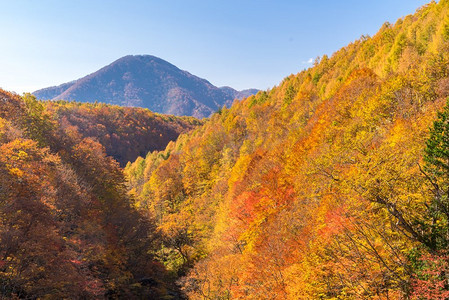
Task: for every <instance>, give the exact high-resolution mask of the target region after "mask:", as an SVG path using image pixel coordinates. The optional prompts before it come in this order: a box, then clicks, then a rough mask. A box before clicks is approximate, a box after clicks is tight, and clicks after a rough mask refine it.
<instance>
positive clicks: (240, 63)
mask: <svg viewBox="0 0 449 300" xmlns="http://www.w3.org/2000/svg"><path fill="white" fill-rule="evenodd" d="M429 1H430V0H425V1H423V0H376V1H373V0H367V1H363V0H358V1H357V0H340V1H337V0H321V1H314V0H307V1H306V0H296V1H294V0H259V1H256V0H158V1H153V0H103V1H100V0H0V4H1V6H0V7H1V12H2V15H1V17H0V34H1V37H2V42H1V44H0V70H1V71H0V87H2V88H4V89H6V90H10V91H16V92H18V93H22V92H30V91H34V90H36V89H39V88H44V87H48V86H53V85H58V84H61V83H64V82H68V81H71V80H74V79H78V78H80V77H83V76H85V75H87V74H89V73H92V72H94V71H96V70H98V69H99V68H101V67H103V66H105V65H107V64H109V63H111V62H113V61H114V60H116V59H118V58H120V57H122V56H125V55H128V54H151V55H155V56H158V57H160V58H162V59H165V60H167V61H169V62H171V63H172V64H174V65H176V66H178V67H179V68H181V69H183V70H187V71H189V72H190V73H192V74H194V75H197V76H199V77H203V78H206V79H207V80H209V81H210V82H211V83H213V84H214V85H217V86H223V85H228V86H232V87H234V88H237V89H244V88H251V87H254V88H259V89H267V88H271V87H273V86H274V85H277V84H278V83H279V82H280V81H281V80H282V79H283V78H284V77H286V76H288V75H289V74H291V73H297V72H299V71H301V70H302V69H304V68H307V67H309V66H310V63H308V61H309V60H310V59H311V58H315V57H317V56H321V55H323V54H328V55H330V54H332V53H333V52H335V51H336V50H338V49H339V48H341V47H343V46H345V45H347V44H348V43H350V42H351V41H353V40H355V39H358V38H359V37H360V36H361V35H362V34H369V35H374V34H375V33H376V31H377V30H378V29H379V28H380V26H381V25H382V24H383V23H384V22H385V21H389V22H391V23H394V22H395V21H396V20H397V19H398V18H400V17H403V16H405V15H408V14H411V13H413V12H415V10H416V9H417V8H418V7H420V6H422V5H424V4H425V3H427V2H429Z"/></svg>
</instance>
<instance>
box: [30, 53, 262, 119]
mask: <svg viewBox="0 0 449 300" xmlns="http://www.w3.org/2000/svg"><path fill="white" fill-rule="evenodd" d="M250 91H255V92H257V90H250ZM252 93H253V92H251V93H250V94H252ZM33 94H34V95H35V96H36V97H37V98H39V99H51V100H77V101H82V102H95V101H99V102H105V103H110V104H117V105H122V106H140V107H145V108H149V109H150V110H152V111H155V112H160V113H166V114H174V115H190V116H194V117H198V118H203V117H207V116H210V115H211V114H212V113H213V112H215V111H216V110H217V109H219V108H220V107H222V106H223V105H227V106H229V105H230V104H232V101H233V100H234V99H235V98H241V96H242V95H246V96H248V95H250V94H248V93H247V92H246V93H240V92H238V91H236V90H234V89H232V88H229V87H226V88H225V89H222V88H218V87H216V86H214V85H212V84H211V83H210V82H209V81H207V80H205V79H202V78H199V77H197V76H195V75H192V74H190V73H189V72H187V71H183V70H180V69H179V68H178V67H176V66H175V65H173V64H171V63H169V62H167V61H165V60H163V59H161V58H158V57H156V56H152V55H127V56H124V57H121V58H119V59H118V60H116V61H114V62H112V63H111V64H109V65H107V66H105V67H103V68H101V69H100V70H98V71H96V72H94V73H92V74H90V75H87V76H85V77H83V78H81V79H78V80H75V81H72V82H69V83H65V84H62V85H60V86H56V87H50V88H46V89H41V90H38V91H35V92H34V93H33Z"/></svg>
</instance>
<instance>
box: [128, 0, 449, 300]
mask: <svg viewBox="0 0 449 300" xmlns="http://www.w3.org/2000/svg"><path fill="white" fill-rule="evenodd" d="M448 95H449V1H447V0H441V1H439V2H438V3H436V2H432V3H430V4H429V5H427V6H424V7H422V8H420V9H419V10H417V12H416V13H415V14H414V15H410V16H407V17H405V18H403V19H400V20H398V21H397V22H396V24H394V25H391V24H384V26H382V28H381V29H380V30H379V32H378V33H377V34H376V35H375V36H373V37H367V36H363V37H362V38H360V39H359V40H357V41H355V42H353V43H351V44H350V45H348V46H346V47H344V48H342V49H341V50H339V51H337V52H336V53H334V54H333V55H332V56H331V57H328V56H325V55H324V56H323V57H321V58H318V59H317V60H316V61H315V64H314V67H312V68H310V69H308V70H305V71H303V72H300V73H299V74H297V75H291V76H289V77H287V78H285V79H284V81H283V82H282V83H281V84H279V86H277V87H275V88H273V89H271V90H268V91H265V92H259V93H258V94H257V95H255V96H250V97H249V98H246V99H245V100H243V101H240V102H236V103H235V104H234V105H233V106H232V107H231V108H230V109H226V108H225V109H223V110H221V111H219V112H218V113H216V114H214V115H213V116H212V117H211V119H210V120H209V121H207V122H206V123H205V124H204V125H203V126H202V127H200V128H198V129H196V130H195V131H194V132H193V133H191V134H185V135H181V136H180V137H179V138H178V140H177V141H176V142H174V143H170V144H169V145H168V146H167V149H165V150H164V151H161V152H152V153H149V154H148V155H147V156H146V158H139V159H137V160H136V161H135V162H134V163H132V164H129V165H128V166H127V168H126V174H127V176H128V178H129V186H130V189H131V192H130V193H131V194H133V195H136V197H137V203H136V206H137V207H138V208H139V209H140V210H141V211H143V212H146V213H149V214H150V215H151V216H153V217H154V218H155V220H156V225H157V227H158V228H159V229H160V230H161V233H162V238H163V244H162V247H161V248H160V249H159V251H158V256H159V259H160V260H161V261H162V262H163V263H164V264H165V266H166V267H167V268H168V270H170V271H172V272H174V273H177V274H178V276H180V278H181V279H180V281H179V283H180V284H182V286H183V290H184V292H185V293H186V295H187V296H188V297H189V298H190V299H407V298H413V299H444V298H447V297H448V296H449V288H448V285H447V274H448V272H449V259H448V253H447V247H448V242H449V234H448V233H449V224H448V217H449V213H448V211H449V209H448V208H449V202H448V195H449V175H448V170H449V165H448V161H449V153H448V150H447V149H448V147H449V142H448V140H447V135H448V134H449V124H448V123H449V108H448V107H447V106H445V105H446V102H447V98H448ZM438 111H440V112H441V113H440V114H437V112H438ZM434 122H435V123H434Z"/></svg>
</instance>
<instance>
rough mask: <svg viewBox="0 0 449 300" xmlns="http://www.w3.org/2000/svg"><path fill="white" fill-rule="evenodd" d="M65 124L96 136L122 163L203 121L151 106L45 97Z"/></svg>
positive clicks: (88, 134) (47, 103)
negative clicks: (118, 104)
mask: <svg viewBox="0 0 449 300" xmlns="http://www.w3.org/2000/svg"><path fill="white" fill-rule="evenodd" d="M42 104H43V105H45V107H46V109H47V110H48V111H49V113H50V114H51V115H53V117H54V118H55V119H57V120H58V123H59V124H61V126H63V127H64V128H70V127H74V128H76V130H77V131H78V132H79V133H80V134H81V135H82V136H83V137H90V138H93V139H96V140H97V141H98V142H99V143H100V144H101V145H103V146H104V147H105V150H106V154H107V155H110V156H112V157H113V158H114V159H115V160H117V161H118V162H119V163H120V165H121V166H122V167H124V166H125V165H126V163H127V162H129V161H134V160H136V158H137V157H139V156H145V155H146V153H148V152H149V151H155V150H163V149H164V148H165V147H166V146H167V144H168V143H169V142H170V141H174V140H176V138H177V137H178V136H179V134H180V133H183V132H187V131H189V130H191V129H193V128H194V127H196V126H198V125H200V124H201V121H199V120H197V119H195V118H193V117H175V116H172V115H161V114H156V113H153V112H151V111H149V110H148V109H143V108H134V107H120V106H115V105H106V104H97V103H95V104H91V103H81V102H65V101H46V102H43V103H42Z"/></svg>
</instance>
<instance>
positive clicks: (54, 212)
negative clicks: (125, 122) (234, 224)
mask: <svg viewBox="0 0 449 300" xmlns="http://www.w3.org/2000/svg"><path fill="white" fill-rule="evenodd" d="M52 109H53V108H52ZM52 109H48V107H46V106H45V105H44V104H43V103H41V102H38V101H36V100H35V99H34V98H33V97H31V96H30V95H25V96H24V97H23V98H20V97H18V96H17V95H13V94H9V93H7V92H4V91H0V298H2V299H13V298H21V299H22V298H23V299H67V298H70V299H97V298H98V299H100V298H105V297H106V298H127V299H133V298H134V299H140V298H148V297H149V298H159V297H163V296H164V295H167V292H168V290H169V289H171V287H170V285H169V280H168V279H167V278H168V277H164V276H166V274H167V273H166V272H165V268H164V267H163V266H162V265H161V264H160V263H158V262H157V260H156V258H155V254H154V253H155V252H156V250H157V249H158V248H159V233H158V231H157V229H156V226H155V225H154V223H153V221H152V220H151V219H149V218H147V217H146V216H144V215H142V214H141V213H139V212H138V211H137V210H136V209H135V208H134V201H133V199H132V198H131V197H129V196H128V195H127V190H126V187H125V181H124V176H123V173H122V170H121V169H120V168H119V166H118V163H117V162H116V161H115V160H114V159H113V158H111V157H108V156H107V155H106V153H105V148H104V147H103V146H102V145H101V144H100V143H99V142H98V141H97V140H95V139H93V138H90V137H84V136H83V135H82V134H81V133H80V132H79V131H78V129H77V128H76V127H75V126H68V125H66V124H64V122H62V123H59V122H58V118H55V115H54V111H53V110H52Z"/></svg>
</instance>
